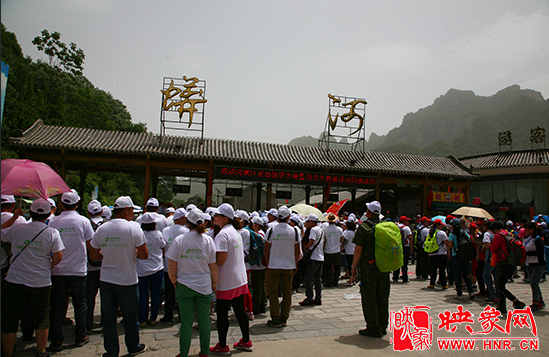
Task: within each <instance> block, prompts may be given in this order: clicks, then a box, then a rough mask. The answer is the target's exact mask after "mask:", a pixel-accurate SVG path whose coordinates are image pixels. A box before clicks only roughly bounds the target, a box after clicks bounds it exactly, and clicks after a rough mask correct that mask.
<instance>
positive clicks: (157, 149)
mask: <svg viewBox="0 0 549 357" xmlns="http://www.w3.org/2000/svg"><path fill="white" fill-rule="evenodd" d="M159 139H160V137H159V136H158V135H154V134H152V133H147V134H141V133H131V132H122V131H107V130H96V129H85V128H72V127H63V126H52V125H45V124H44V123H43V122H42V121H41V120H38V121H36V122H35V123H34V124H33V126H32V127H30V128H29V129H28V130H27V131H25V132H24V133H23V135H22V136H21V137H19V138H12V143H13V144H14V145H16V146H20V147H29V148H37V149H53V150H55V149H57V150H59V149H66V150H70V151H80V152H93V153H111V154H139V155H146V154H150V155H151V156H153V157H165V158H180V159H187V158H188V159H191V158H192V159H198V160H210V159H214V160H220V161H224V162H230V163H234V164H250V165H278V166H286V167H290V166H291V167H307V168H313V169H331V170H345V171H361V172H364V173H368V174H372V173H378V172H379V173H382V174H384V173H385V174H396V175H420V176H424V175H429V176H434V177H453V178H460V179H471V178H472V177H473V175H472V174H471V173H469V172H468V171H467V170H466V168H464V167H461V166H460V165H459V164H457V163H456V162H454V161H453V160H452V159H451V158H444V157H430V156H416V155H407V154H394V153H381V152H371V151H370V152H358V151H347V150H330V151H326V150H325V149H320V148H313V147H301V146H288V145H282V144H272V143H262V142H251V141H237V140H229V139H215V138H205V139H204V145H200V138H195V137H179V136H165V137H163V138H162V142H160V141H159ZM351 162H353V163H354V165H351Z"/></svg>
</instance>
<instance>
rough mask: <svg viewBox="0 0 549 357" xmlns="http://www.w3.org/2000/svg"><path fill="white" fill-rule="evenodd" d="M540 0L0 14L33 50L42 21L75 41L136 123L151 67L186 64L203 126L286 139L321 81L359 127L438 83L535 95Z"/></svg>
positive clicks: (152, 81) (321, 109)
mask: <svg viewBox="0 0 549 357" xmlns="http://www.w3.org/2000/svg"><path fill="white" fill-rule="evenodd" d="M548 4H549V2H548V1H547V0H526V1H525V0H521V1H511V0H495V1H493V0H482V1H478V0H474V1H464V0H460V1H452V2H450V1H439V0H436V1H435V0H434V1H415V0H407V1H405V0H402V1H387V0H384V1H366V0H362V1H320V0H315V1H299V0H292V1H285V0H276V1H260V0H250V1H240V0H233V1H228V0H227V1H185V0H178V1H155V2H152V1H137V0H132V1H126V0H93V1H90V0H86V1H80V0H53V1H44V0H28V1H14V0H2V9H1V10H2V11H1V17H2V23H3V24H4V25H5V26H6V27H7V29H8V31H11V32H14V33H15V34H16V36H17V39H18V40H19V44H20V45H21V47H22V49H23V52H24V53H25V54H26V55H30V56H31V57H32V58H33V59H38V58H43V59H45V56H44V55H43V54H42V53H40V52H38V51H36V49H35V47H34V45H32V43H31V41H32V39H33V38H34V37H35V36H38V35H40V32H41V31H42V30H43V29H47V30H48V31H50V32H53V31H58V32H60V33H61V35H62V37H61V40H62V41H64V42H65V43H67V44H68V43H70V42H75V43H76V44H77V45H78V47H80V48H82V49H83V50H84V52H85V54H86V60H85V63H84V74H85V75H86V77H87V78H88V79H89V80H91V81H92V83H93V84H94V85H95V86H97V87H99V88H101V89H103V90H105V91H108V92H111V93H112V95H113V96H114V97H115V98H118V99H120V100H121V101H122V102H123V103H124V104H125V105H126V106H127V107H128V110H129V111H130V113H131V115H132V119H133V121H134V122H144V123H146V124H147V127H148V130H149V131H152V132H154V133H158V132H159V129H160V120H159V118H160V105H161V93H160V90H161V89H162V81H163V77H182V76H184V75H186V76H187V77H193V76H194V77H198V78H200V79H204V80H206V82H207V89H206V97H207V99H208V103H207V104H206V111H205V136H206V137H217V138H227V139H236V140H252V141H266V142H275V143H287V142H288V141H290V140H291V139H292V138H295V137H299V136H305V135H312V136H315V137H317V136H318V134H319V133H320V132H321V131H322V130H323V128H324V125H325V121H326V116H327V111H328V98H327V94H328V93H332V94H336V95H343V96H352V97H362V98H365V99H366V101H367V102H368V105H367V106H366V120H365V123H366V137H367V138H368V137H369V136H370V134H371V133H372V132H375V133H377V134H379V135H382V134H386V133H387V132H388V131H389V130H390V129H392V128H394V127H396V126H399V125H400V124H401V122H402V118H403V116H404V115H406V114H407V113H409V112H415V111H417V110H418V109H420V108H423V107H426V106H428V105H430V104H432V103H433V101H434V100H435V99H436V98H437V97H438V96H440V95H442V94H444V93H446V92H447V91H448V90H449V89H450V88H456V89H462V90H472V91H474V92H475V93H476V94H477V95H483V96H489V95H492V94H495V93H496V92H497V91H498V90H501V89H503V88H505V87H507V86H509V85H512V84H519V85H520V86H521V87H522V88H529V89H534V90H536V91H539V92H541V93H542V94H543V96H544V97H545V98H547V96H548V95H549V36H548V34H549V7H548ZM8 81H9V77H8ZM37 119H38V118H37Z"/></svg>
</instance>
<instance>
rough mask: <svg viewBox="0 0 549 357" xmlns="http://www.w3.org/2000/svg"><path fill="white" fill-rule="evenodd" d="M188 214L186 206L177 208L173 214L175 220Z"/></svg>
mask: <svg viewBox="0 0 549 357" xmlns="http://www.w3.org/2000/svg"><path fill="white" fill-rule="evenodd" d="M186 216H187V211H185V209H184V208H178V209H176V210H175V213H174V214H173V220H174V221H175V220H178V219H180V218H183V217H186Z"/></svg>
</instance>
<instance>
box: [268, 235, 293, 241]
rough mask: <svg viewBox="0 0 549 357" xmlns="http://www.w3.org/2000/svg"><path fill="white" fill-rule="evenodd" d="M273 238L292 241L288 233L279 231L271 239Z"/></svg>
mask: <svg viewBox="0 0 549 357" xmlns="http://www.w3.org/2000/svg"><path fill="white" fill-rule="evenodd" d="M275 240H278V241H285V242H287V241H293V238H292V237H290V235H289V234H288V233H279V234H277V235H276V237H274V238H273V241H275Z"/></svg>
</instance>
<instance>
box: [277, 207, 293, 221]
mask: <svg viewBox="0 0 549 357" xmlns="http://www.w3.org/2000/svg"><path fill="white" fill-rule="evenodd" d="M291 213H292V211H290V209H289V208H288V207H286V206H281V207H280V208H279V209H278V212H277V215H276V217H277V218H278V219H286V218H288V216H289V215H290V214H291Z"/></svg>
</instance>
